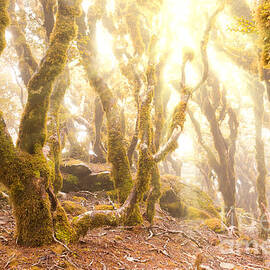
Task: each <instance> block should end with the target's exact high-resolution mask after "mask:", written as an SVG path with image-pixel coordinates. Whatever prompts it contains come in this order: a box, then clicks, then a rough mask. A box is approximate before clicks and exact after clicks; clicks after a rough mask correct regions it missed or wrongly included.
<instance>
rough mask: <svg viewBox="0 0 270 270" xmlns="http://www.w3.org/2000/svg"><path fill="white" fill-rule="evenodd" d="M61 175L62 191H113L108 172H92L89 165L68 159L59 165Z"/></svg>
mask: <svg viewBox="0 0 270 270" xmlns="http://www.w3.org/2000/svg"><path fill="white" fill-rule="evenodd" d="M61 172H62V174H63V188H62V191H64V192H70V191H79V190H86V191H90V192H95V191H103V190H105V191H109V190H113V189H114V183H113V180H112V178H111V173H110V172H109V171H101V172H93V170H92V169H91V168H90V164H89V165H88V164H86V163H84V162H81V161H78V160H74V159H70V160H66V161H64V162H63V164H62V165H61Z"/></svg>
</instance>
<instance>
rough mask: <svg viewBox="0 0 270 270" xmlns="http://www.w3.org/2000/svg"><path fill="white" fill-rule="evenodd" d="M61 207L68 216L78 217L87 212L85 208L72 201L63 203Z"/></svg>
mask: <svg viewBox="0 0 270 270" xmlns="http://www.w3.org/2000/svg"><path fill="white" fill-rule="evenodd" d="M62 206H63V208H64V209H65V211H66V212H67V213H68V214H71V215H73V216H78V215H80V214H83V213H85V212H86V211H87V209H86V208H85V207H83V206H81V205H80V204H78V203H75V202H72V201H63V202H62Z"/></svg>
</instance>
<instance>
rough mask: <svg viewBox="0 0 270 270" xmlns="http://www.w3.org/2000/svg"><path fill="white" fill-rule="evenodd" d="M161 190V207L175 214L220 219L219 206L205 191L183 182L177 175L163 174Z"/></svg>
mask: <svg viewBox="0 0 270 270" xmlns="http://www.w3.org/2000/svg"><path fill="white" fill-rule="evenodd" d="M161 191H162V196H161V199H160V206H161V208H162V209H164V210H166V211H168V212H169V213H171V214H172V215H174V216H175V215H177V216H178V217H188V218H193V217H195V216H196V215H197V216H200V215H201V216H202V218H211V217H215V218H219V219H220V214H219V213H218V209H217V207H216V206H215V205H214V203H213V201H212V200H211V198H210V197H209V196H208V195H207V194H206V193H205V192H203V191H202V190H200V189H199V188H197V187H195V186H192V185H186V184H183V183H182V182H180V179H179V178H178V177H176V176H172V175H165V176H162V188H161ZM190 207H191V208H190ZM189 210H190V213H189ZM193 210H194V211H193ZM197 210H198V211H199V212H198V211H197ZM195 212H196V213H195ZM176 213H177V214H176Z"/></svg>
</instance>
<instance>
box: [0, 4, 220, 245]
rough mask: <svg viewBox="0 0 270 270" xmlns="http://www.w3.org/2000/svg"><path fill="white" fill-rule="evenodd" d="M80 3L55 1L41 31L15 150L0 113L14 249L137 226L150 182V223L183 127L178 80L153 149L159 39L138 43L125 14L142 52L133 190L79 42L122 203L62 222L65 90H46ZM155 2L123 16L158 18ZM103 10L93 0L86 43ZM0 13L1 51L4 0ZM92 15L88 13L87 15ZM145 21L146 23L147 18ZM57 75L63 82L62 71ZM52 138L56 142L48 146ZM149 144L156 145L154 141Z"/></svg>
mask: <svg viewBox="0 0 270 270" xmlns="http://www.w3.org/2000/svg"><path fill="white" fill-rule="evenodd" d="M80 2H81V1H79V0H68V1H66V0H58V1H57V7H58V9H57V14H56V20H55V23H54V27H53V28H52V27H51V26H50V25H51V24H48V25H46V26H48V27H47V29H46V30H47V38H49V37H50V41H49V46H48V48H47V50H46V53H45V56H44V57H43V58H42V60H41V62H40V64H39V65H38V66H37V67H36V69H32V72H33V74H32V73H31V72H30V73H29V74H31V76H30V79H29V78H28V77H27V78H26V81H27V80H29V81H28V82H27V91H28V100H27V103H26V106H25V108H24V113H23V116H22V119H21V123H20V128H19V138H18V141H17V146H16V147H15V146H14V145H13V142H12V139H11V137H10V135H9V134H8V131H7V128H6V125H5V122H4V119H3V115H2V113H1V115H0V166H1V171H0V181H1V182H2V183H3V184H4V185H5V186H6V187H7V188H8V190H9V194H10V200H11V203H12V206H13V210H14V216H15V221H16V239H17V243H18V244H20V245H24V246H39V245H43V244H48V243H51V242H53V241H55V238H57V239H59V240H61V241H64V242H66V243H68V242H71V241H76V240H77V239H78V238H79V237H80V236H81V235H84V234H86V233H87V231H88V230H89V229H93V228H95V227H99V226H102V225H113V226H116V225H119V224H136V223H139V222H141V221H142V214H141V212H140V203H141V202H142V199H143V195H144V194H145V193H146V192H147V191H149V185H150V182H152V185H153V187H154V188H153V190H152V193H150V196H149V199H148V207H147V217H148V220H149V221H150V222H152V221H153V217H154V214H155V213H154V210H155V203H156V201H157V199H158V197H159V170H158V166H157V164H158V162H160V161H161V160H162V159H163V158H165V157H166V155H167V154H168V153H170V152H172V151H173V150H174V149H175V147H176V143H177V139H178V138H179V136H180V134H181V132H182V130H183V127H184V121H185V113H186V108H187V103H188V100H189V98H190V95H191V92H192V91H188V90H187V87H186V86H185V82H184V80H182V84H181V85H180V87H179V89H178V91H179V92H180V93H181V100H180V101H179V103H178V105H177V106H176V108H175V110H174V113H173V117H172V120H171V124H170V128H169V131H168V135H167V140H165V142H164V143H163V145H162V146H161V147H160V148H159V149H155V150H154V149H153V145H154V142H153V138H152V132H153V127H152V115H151V109H152V103H153V97H154V89H155V87H156V86H157V80H156V68H157V60H156V55H155V48H156V44H157V42H158V39H157V37H156V36H155V35H152V37H151V38H150V39H149V41H148V42H146V43H144V41H143V40H140V39H139V40H137V38H138V37H141V36H140V31H142V30H143V29H140V25H141V24H140V21H138V20H137V19H136V16H134V14H133V15H132V14H130V13H128V14H127V15H126V20H127V25H128V29H129V31H130V36H131V40H132V43H133V46H134V49H135V53H136V55H138V56H141V55H142V53H143V52H144V50H145V46H146V47H147V51H148V52H149V53H148V54H147V63H146V66H145V70H144V71H143V76H144V81H143V82H144V86H145V88H144V89H143V91H142V93H141V95H140V98H139V100H138V116H137V119H138V128H137V131H135V133H136V132H137V134H138V142H139V145H138V148H139V157H138V165H137V173H136V179H135V181H134V184H133V180H132V177H131V170H130V164H129V159H128V155H127V150H126V147H125V141H124V135H123V133H122V132H121V130H122V128H121V113H120V110H119V108H118V105H117V103H116V102H115V101H116V99H115V97H114V93H113V91H112V90H111V89H110V87H109V85H108V84H107V83H106V81H105V80H104V78H103V77H102V76H100V75H99V74H98V72H97V69H95V68H96V67H97V62H96V59H95V49H94V47H93V43H91V42H86V47H85V46H83V43H80V42H79V41H78V45H79V47H80V49H83V50H82V52H81V56H82V63H83V66H84V68H85V70H86V72H87V76H88V80H89V83H90V84H91V86H92V87H93V88H94V89H95V91H96V92H97V94H98V95H99V97H100V100H101V103H102V107H103V110H104V112H105V115H106V118H107V132H108V145H107V147H108V159H109V161H110V162H111V163H112V166H113V178H114V181H115V187H116V188H117V191H118V196H119V200H120V202H121V203H123V204H122V206H121V207H120V208H119V209H116V210H113V211H108V210H104V211H90V212H86V213H84V214H83V215H81V216H79V217H77V218H75V219H74V220H73V222H72V223H70V222H69V220H68V219H67V216H66V214H65V211H64V210H63V208H62V207H61V205H60V203H59V201H58V199H57V197H56V196H55V194H56V192H57V191H58V190H59V188H60V186H61V185H59V181H56V179H59V177H60V175H59V170H58V169H59V153H60V146H59V127H58V126H57V125H58V112H59V102H61V99H62V97H63V95H64V92H63V91H62V90H63V89H65V88H66V86H61V87H60V88H58V86H57V84H56V86H55V87H54V90H53V83H54V82H55V81H56V79H57V77H58V76H59V75H60V74H61V73H62V72H63V71H64V69H65V64H66V61H67V51H68V50H69V48H70V43H71V41H72V40H73V39H74V38H75V37H76V29H77V26H76V20H77V23H78V29H79V37H80V36H83V35H85V30H86V29H85V25H84V23H85V20H84V17H83V15H82V16H81V17H80V15H81V13H80ZM124 2H125V1H124ZM42 3H45V2H44V1H43V2H42ZM122 4H123V3H122ZM159 4H160V3H159V1H156V2H154V3H152V2H150V1H148V2H147V3H145V4H144V3H140V4H138V3H137V1H134V3H132V4H131V6H128V10H129V11H130V10H131V9H133V8H136V9H139V6H138V5H141V6H144V5H146V8H147V9H150V10H154V11H155V12H157V11H158V10H159V8H158V6H159ZM104 5H105V1H96V4H95V5H94V8H96V10H95V13H94V14H95V16H93V17H91V16H90V19H93V21H90V24H89V25H88V28H89V29H88V30H90V31H89V32H90V33H91V35H92V36H90V37H91V38H94V37H95V27H96V22H97V20H99V19H100V16H101V15H102V11H103V9H102V6H103V7H104ZM223 7H224V4H223V2H222V4H221V5H220V6H219V7H218V8H217V10H216V12H215V13H214V14H213V15H212V17H211V20H210V23H209V25H208V26H207V28H206V31H205V36H204V40H203V42H202V51H201V52H202V55H203V56H205V54H206V47H207V44H208V37H209V33H210V31H211V29H212V26H213V23H214V19H215V18H216V16H217V15H218V13H219V12H220V11H221V10H222V9H223ZM51 8H52V6H51ZM0 12H2V14H1V15H2V16H1V20H0V31H1V35H0V38H1V39H0V45H1V47H0V48H1V52H2V51H3V49H4V46H5V42H4V33H5V28H6V26H7V24H8V16H7V1H0ZM46 12H47V10H45V11H44V13H45V18H46ZM91 14H92V15H93V13H90V15H91ZM135 15H136V14H135ZM152 16H154V15H152ZM152 16H150V17H151V18H152ZM45 20H46V19H45ZM134 20H135V21H134ZM133 23H135V25H136V26H137V28H135V32H133V31H134V29H133ZM49 26H50V27H49ZM51 31H52V32H51ZM50 32H51V33H50ZM79 40H80V38H79ZM22 47H24V44H22ZM89 49H90V51H89ZM89 52H90V53H89ZM190 58H191V55H190V54H189V53H187V54H185V58H184V60H183V63H184V64H183V71H184V68H185V64H186V63H187V62H188V61H190V60H191V59H190ZM204 59H205V58H204ZM28 65H29V63H28ZM204 65H205V67H206V68H205V71H204V73H203V77H202V80H201V81H200V82H199V84H198V85H197V87H196V88H195V90H197V89H199V88H200V87H201V85H202V84H203V83H204V81H205V80H206V78H207V71H208V69H207V64H206V63H204ZM61 76H65V73H63V74H62V75H61ZM60 82H61V77H58V83H60ZM60 90H61V91H60ZM53 91H54V92H53ZM59 97H60V98H59ZM49 110H50V116H51V121H52V123H51V127H50V125H49V127H50V132H51V134H50V137H49V138H48V139H47V136H48V131H47V114H48V112H49ZM55 134H56V139H55V141H54V138H55ZM46 142H49V143H50V145H51V148H52V150H53V151H52V154H51V160H50V161H47V159H46V158H45V156H44V154H43V147H44V145H45V143H46ZM54 142H56V144H54ZM155 144H158V141H157V140H156V141H155ZM54 150H55V151H54Z"/></svg>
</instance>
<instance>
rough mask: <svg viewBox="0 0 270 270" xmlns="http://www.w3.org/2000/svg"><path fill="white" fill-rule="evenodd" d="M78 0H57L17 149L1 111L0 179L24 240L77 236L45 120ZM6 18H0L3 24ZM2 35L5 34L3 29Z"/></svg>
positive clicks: (19, 236) (30, 243)
mask: <svg viewBox="0 0 270 270" xmlns="http://www.w3.org/2000/svg"><path fill="white" fill-rule="evenodd" d="M2 2H3V1H2ZM5 3H6V1H5ZM0 4H1V2H0ZM2 4H3V5H4V2H3V3H2ZM79 4H80V1H77V0H74V1H69V2H66V1H64V0H59V1H58V12H57V17H56V24H55V27H54V30H53V33H52V37H51V40H50V45H49V48H48V50H47V52H46V54H45V57H44V58H43V60H42V61H41V63H40V65H39V68H38V70H37V72H36V73H35V74H34V75H33V77H32V78H31V79H30V81H29V83H28V101H27V105H26V108H25V111H24V114H23V117H22V120H21V124H20V131H19V139H18V143H17V145H18V146H17V148H15V147H14V146H13V143H12V140H11V138H10V136H9V135H8V133H7V130H6V127H5V123H4V120H3V118H2V115H1V121H0V156H1V158H0V165H1V172H0V179H1V181H2V182H3V183H4V185H5V186H7V188H8V189H9V192H10V198H11V203H12V205H13V210H14V216H15V220H16V238H17V242H18V243H19V244H21V245H26V246H38V245H42V244H47V243H50V242H52V241H53V239H54V236H56V237H58V238H60V239H61V240H70V239H66V237H65V236H66V235H67V232H68V235H69V236H70V237H69V238H72V237H73V236H74V234H73V231H72V229H71V227H70V226H69V224H68V222H67V217H66V215H65V213H64V212H63V210H62V208H61V206H60V205H59V203H58V202H57V199H56V198H55V196H54V193H53V191H52V186H51V181H52V179H53V177H54V176H53V174H52V171H51V169H50V167H49V166H48V163H47V161H46V158H45V157H44V156H43V153H42V148H43V146H44V143H45V140H46V135H47V132H46V125H47V121H46V120H47V112H48V110H49V98H50V94H51V91H52V85H53V82H54V80H55V79H56V77H57V75H59V74H60V73H61V72H62V70H63V69H64V66H65V63H66V53H67V50H68V48H69V44H70V41H71V40H72V39H73V38H74V37H75V33H76V24H75V17H76V16H78V15H79V10H80V9H79ZM0 10H1V7H0ZM1 11H2V14H1V18H5V16H4V15H5V13H4V9H3V8H2V10H1ZM3 22H4V20H2V19H1V20H0V23H2V24H3ZM0 29H1V26H0ZM2 29H3V28H2ZM2 29H1V30H2ZM2 31H3V30H2ZM1 34H2V36H1V37H2V38H3V32H1ZM0 44H4V42H1V43H0Z"/></svg>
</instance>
